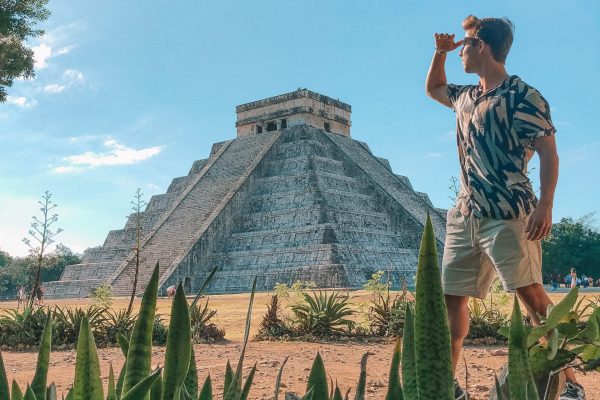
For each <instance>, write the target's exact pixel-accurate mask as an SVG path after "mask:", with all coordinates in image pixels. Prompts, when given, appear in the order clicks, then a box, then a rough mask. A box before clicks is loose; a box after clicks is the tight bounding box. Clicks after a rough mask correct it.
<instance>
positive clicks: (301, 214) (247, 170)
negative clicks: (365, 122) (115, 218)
mask: <svg viewBox="0 0 600 400" xmlns="http://www.w3.org/2000/svg"><path fill="white" fill-rule="evenodd" d="M236 112H237V123H236V127H237V138H235V139H233V140H228V141H224V142H220V143H216V144H214V145H213V147H212V150H211V153H210V156H209V157H208V158H207V159H204V160H198V161H195V162H194V163H193V165H192V167H191V169H190V172H189V174H188V175H186V176H183V177H179V178H175V179H173V182H172V183H171V185H170V186H169V188H168V190H167V192H166V193H165V194H161V195H156V196H153V197H152V198H151V199H150V201H149V202H148V206H147V208H146V210H145V211H144V212H143V214H142V216H141V217H142V233H143V240H142V248H141V264H140V272H139V284H138V291H139V292H141V291H143V290H144V288H145V287H146V285H147V283H148V280H149V278H150V275H151V272H152V270H153V268H154V266H155V264H156V262H157V261H158V262H159V263H160V275H161V278H160V285H161V291H162V292H163V293H164V290H165V288H166V287H168V286H170V285H172V284H176V283H178V282H182V283H184V286H185V288H186V292H187V293H193V292H195V291H196V290H198V288H199V287H200V286H201V285H202V283H203V282H204V280H205V279H206V277H207V275H208V274H209V273H210V271H212V269H213V268H214V267H215V266H219V271H218V273H217V274H216V275H215V278H214V279H213V280H212V282H211V284H210V286H209V288H208V290H209V292H212V293H235V292H241V291H247V290H249V289H250V285H251V282H252V280H253V278H254V277H255V276H256V277H257V287H258V289H259V290H271V289H272V288H273V286H274V285H275V283H277V282H284V283H288V284H289V283H293V282H295V281H296V280H302V281H307V280H308V281H314V282H316V283H317V285H318V286H319V287H347V288H356V287H360V286H362V285H363V284H364V283H365V281H366V280H367V279H369V278H370V276H371V274H372V273H373V272H375V271H378V270H383V271H389V272H390V276H391V277H392V280H393V283H394V284H396V285H398V284H400V282H401V281H402V280H403V279H408V280H409V281H410V279H411V278H412V277H413V276H414V274H415V270H416V265H417V255H418V249H419V242H420V237H421V233H422V230H423V224H424V221H425V218H426V215H427V213H429V214H430V215H431V217H432V220H433V223H434V227H435V231H436V238H437V241H438V249H439V253H440V254H441V250H442V244H443V239H444V236H445V210H441V209H437V208H435V207H434V206H433V205H432V204H431V202H430V200H429V198H428V197H427V195H426V194H424V193H420V192H417V191H415V190H413V188H412V186H411V183H410V182H409V180H408V178H406V177H405V176H401V175H396V174H394V173H393V172H392V170H391V168H390V165H389V163H388V161H387V160H385V159H381V158H378V157H376V156H374V155H373V154H372V153H371V151H370V149H369V147H368V146H367V144H365V143H362V142H359V141H357V140H354V139H352V138H351V137H350V115H351V107H350V105H348V104H345V103H343V102H341V101H339V100H334V99H332V98H329V97H326V96H323V95H320V94H318V93H315V92H311V91H309V90H306V89H299V90H297V91H295V92H292V93H287V94H283V95H280V96H275V97H271V98H268V99H264V100H260V101H255V102H252V103H248V104H243V105H240V106H238V107H237V108H236ZM134 221H135V216H134V215H131V216H130V217H129V219H128V222H127V224H126V225H125V227H124V228H123V229H119V230H114V231H111V232H110V233H109V234H108V236H107V238H106V240H105V242H104V244H103V245H102V246H100V247H95V248H91V249H88V250H86V251H85V253H84V255H83V258H82V263H81V264H77V265H70V266H68V267H67V268H66V269H65V271H64V273H63V275H62V276H61V279H60V281H55V282H48V283H45V284H44V286H45V288H46V293H47V295H48V296H51V297H83V296H87V295H89V293H90V291H91V290H92V289H94V288H96V287H98V286H99V285H100V284H101V283H102V282H109V283H110V284H111V286H112V289H113V295H116V296H119V295H128V294H130V293H131V288H132V282H133V274H134V270H135V261H134V257H133V255H134V254H133V252H132V247H133V243H134V239H135V222H134Z"/></svg>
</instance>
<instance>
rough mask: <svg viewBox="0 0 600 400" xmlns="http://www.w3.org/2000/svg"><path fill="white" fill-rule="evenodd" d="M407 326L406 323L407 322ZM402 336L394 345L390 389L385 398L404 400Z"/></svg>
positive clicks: (388, 399)
mask: <svg viewBox="0 0 600 400" xmlns="http://www.w3.org/2000/svg"><path fill="white" fill-rule="evenodd" d="M405 326H406V323H405ZM400 344H401V341H400V338H398V340H396V346H395V347H394V354H393V356H392V365H391V366H390V374H389V379H388V382H389V383H388V391H387V394H386V396H385V400H404V396H403V394H402V384H401V383H400V359H401V358H402V355H401V353H400Z"/></svg>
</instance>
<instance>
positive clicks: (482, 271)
mask: <svg viewBox="0 0 600 400" xmlns="http://www.w3.org/2000/svg"><path fill="white" fill-rule="evenodd" d="M526 224H527V219H526V218H521V219H509V220H498V219H491V218H476V217H473V216H468V217H465V216H464V215H463V214H462V213H461V212H460V210H459V209H458V208H456V207H454V208H451V209H450V210H449V211H448V218H447V222H446V243H445V245H444V258H443V260H442V284H443V286H444V293H446V294H450V295H455V296H471V297H479V298H484V297H485V296H486V295H487V293H488V292H489V290H490V286H491V285H492V282H493V281H494V278H495V277H496V275H498V277H499V278H500V281H501V282H502V285H503V286H504V289H506V290H514V289H517V288H520V287H523V286H528V285H531V284H533V283H542V247H541V244H540V241H539V240H536V241H530V240H527V235H526V233H525V226H526Z"/></svg>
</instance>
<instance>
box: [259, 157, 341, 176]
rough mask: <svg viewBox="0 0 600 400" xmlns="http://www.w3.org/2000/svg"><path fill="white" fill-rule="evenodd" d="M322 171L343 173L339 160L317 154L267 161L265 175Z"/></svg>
mask: <svg viewBox="0 0 600 400" xmlns="http://www.w3.org/2000/svg"><path fill="white" fill-rule="evenodd" d="M311 170H314V171H323V172H329V173H334V174H338V175H344V165H343V163H342V162H341V161H337V160H332V159H329V158H325V157H319V156H302V157H295V158H288V159H284V160H275V161H271V162H269V163H267V166H266V174H265V176H280V175H297V174H298V172H307V171H311Z"/></svg>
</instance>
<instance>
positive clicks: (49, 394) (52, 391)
mask: <svg viewBox="0 0 600 400" xmlns="http://www.w3.org/2000/svg"><path fill="white" fill-rule="evenodd" d="M46 399H47V400H58V394H57V393H56V385H55V384H54V383H52V384H50V386H48V389H47V390H46Z"/></svg>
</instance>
